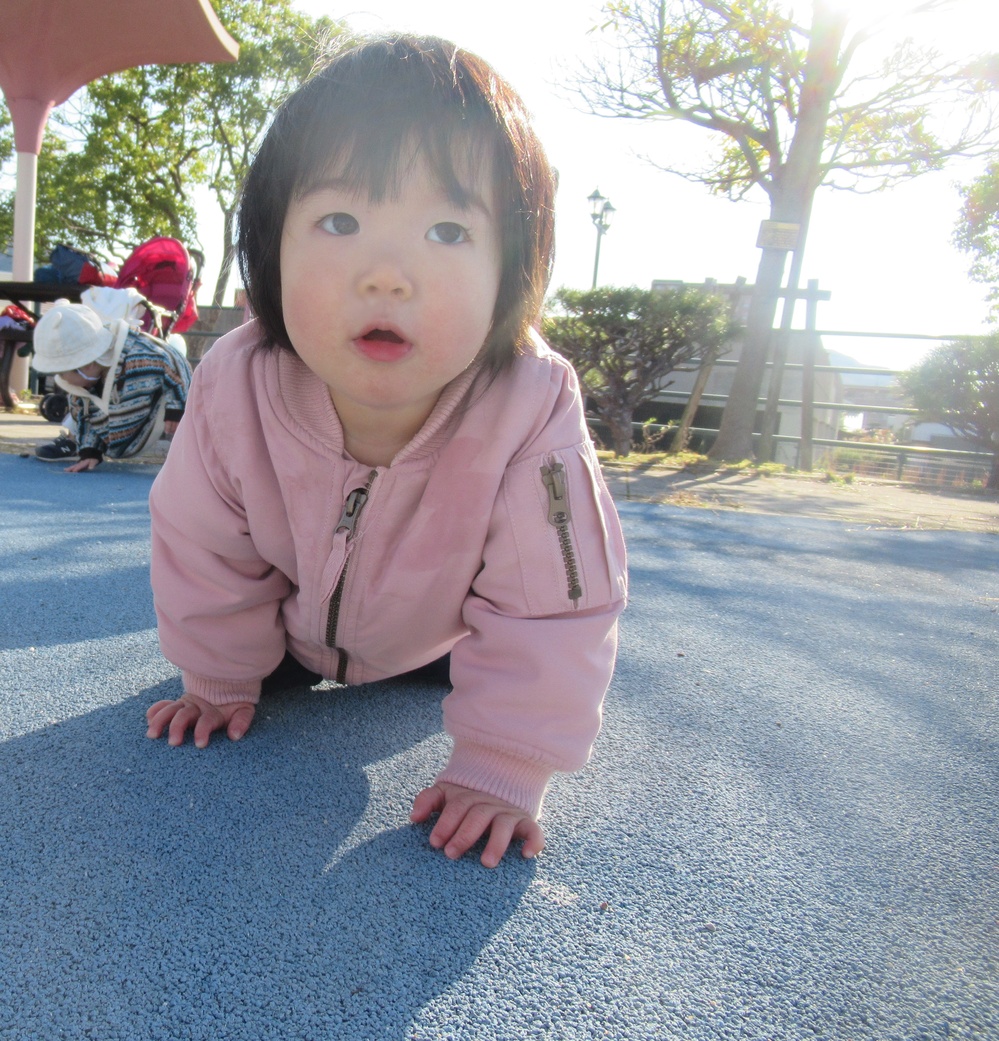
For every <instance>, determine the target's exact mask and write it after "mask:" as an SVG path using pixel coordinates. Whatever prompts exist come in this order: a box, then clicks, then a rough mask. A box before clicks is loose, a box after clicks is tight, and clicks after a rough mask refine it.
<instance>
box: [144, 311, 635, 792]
mask: <svg viewBox="0 0 999 1041" xmlns="http://www.w3.org/2000/svg"><path fill="white" fill-rule="evenodd" d="M258 336H259V333H258V331H257V327H256V326H255V325H254V324H252V323H251V324H249V325H244V326H242V327H241V328H239V329H237V330H235V331H234V332H232V333H230V334H229V335H227V336H225V337H224V338H223V339H221V340H220V341H219V342H218V343H217V344H216V345H215V346H214V347H213V348H212V350H211V352H210V353H209V354H208V355H207V356H206V357H205V359H204V360H203V361H202V362H201V364H200V365H199V366H198V368H197V370H196V371H195V377H194V381H193V384H192V387H191V393H190V397H189V400H188V407H187V412H186V414H185V417H184V420H183V422H182V423H181V424H180V428H179V430H178V432H177V435H176V436H175V438H174V442H173V445H172V446H171V449H170V453H169V456H168V458H167V461H166V463H165V465H164V466H163V469H162V471H161V472H160V474H159V475H158V477H157V478H156V481H155V483H154V485H153V489H152V493H151V496H150V509H151V513H152V536H153V539H152V542H153V553H152V582H153V592H154V597H155V604H156V612H157V617H158V620H159V635H160V644H161V647H162V649H163V653H164V654H165V655H166V657H167V658H168V659H169V660H170V661H172V662H173V663H174V664H176V665H178V666H179V667H180V668H181V669H182V670H183V674H184V685H185V689H186V690H187V691H189V692H190V693H193V694H198V695H200V696H201V697H204V698H206V699H207V700H209V701H212V702H214V703H216V704H222V703H225V702H231V701H254V702H255V701H256V700H257V699H258V697H259V693H260V683H261V679H262V678H263V677H264V676H266V675H267V674H268V673H270V672H271V671H272V670H273V669H274V668H275V667H276V666H277V664H278V662H280V660H281V658H282V657H283V655H284V653H285V650H286V649H287V650H290V651H291V652H292V653H293V654H294V655H295V657H296V658H298V659H299V661H301V662H302V663H303V664H304V665H306V666H308V667H309V668H311V669H313V670H314V671H316V672H320V673H322V674H323V675H324V676H326V677H328V678H330V679H336V680H338V681H339V682H345V683H349V684H355V683H365V682H368V681H370V680H377V679H383V678H385V677H388V676H393V675H398V674H400V673H403V672H406V671H408V670H410V669H413V668H416V667H418V666H420V665H424V664H426V663H427V662H430V661H433V660H434V659H436V658H438V657H440V656H441V655H442V654H445V653H446V652H448V651H450V652H451V681H452V683H453V685H454V689H453V691H452V693H451V694H449V695H448V696H447V697H446V698H445V700H444V705H443V708H444V724H445V728H446V729H447V731H448V733H449V734H450V735H451V737H452V739H453V742H454V748H453V751H452V755H451V758H450V761H449V763H448V765H447V767H446V768H445V770H444V771H443V772H442V773H441V775H440V777H439V778H438V779H440V780H448V781H452V782H454V783H457V784H463V785H466V786H468V787H471V788H475V789H477V790H479V791H486V792H489V793H491V794H494V795H497V796H499V797H500V798H503V799H506V800H507V801H509V802H511V803H513V804H515V805H517V806H520V807H521V808H523V809H525V810H527V811H528V812H530V813H537V812H538V810H539V808H540V805H541V799H542V796H543V794H544V790H545V787H546V785H547V783H548V781H549V780H550V778H551V775H552V773H553V772H554V771H556V770H576V769H579V768H580V767H581V766H582V765H583V764H584V763H585V762H586V760H587V758H588V756H589V752H590V749H591V747H592V744H593V741H594V739H595V737H596V735H597V731H598V730H599V727H600V714H601V705H602V701H603V697H604V694H605V692H606V689H607V686H608V684H609V683H610V678H611V673H612V671H613V667H614V656H615V651H616V642H617V616H618V614H619V613H620V612H621V610H622V608H623V607H624V602H625V595H626V572H625V550H624V542H623V539H622V536H621V529H620V525H619V523H618V518H617V514H616V512H615V510H614V506H613V503H612V502H611V499H610V496H609V494H608V492H607V489H606V487H605V485H604V482H603V479H602V477H601V474H600V469H599V466H598V463H597V459H596V456H595V454H594V451H593V447H592V445H591V443H590V439H589V436H588V434H587V431H586V427H585V422H584V419H583V410H582V401H581V398H580V394H579V388H578V385H577V382H576V378H575V374H574V373H573V371H572V369H571V368H570V366H569V365H568V364H567V363H566V362H565V361H564V360H563V359H562V358H560V357H559V356H558V355H556V354H554V353H552V352H551V351H550V350H549V349H548V348H547V347H546V346H544V345H543V344H541V343H540V342H539V343H538V345H537V347H536V354H534V355H529V356H522V357H519V358H517V360H516V362H515V364H514V365H513V367H512V369H511V370H510V371H508V372H507V373H505V374H504V375H502V376H500V377H499V378H498V379H496V380H495V381H494V382H493V383H492V384H491V385H490V386H489V387H488V388H487V389H486V390H485V391H483V390H482V386H481V381H478V382H476V381H475V375H476V372H475V371H474V370H468V371H467V372H465V373H464V374H462V376H460V377H459V378H458V379H457V380H455V381H454V382H453V383H451V384H450V385H449V386H448V387H446V388H445V389H444V391H443V392H442V394H441V397H440V399H439V401H438V403H437V405H436V407H435V409H434V411H433V413H432V414H431V415H430V417H429V418H428V420H427V422H426V423H425V424H424V426H423V428H422V429H421V430H420V432H419V433H418V434H417V435H416V437H415V438H414V439H413V440H412V441H411V442H410V443H409V444H408V445H407V446H406V447H405V448H404V449H403V450H402V451H401V452H400V453H399V454H398V455H397V456H396V458H395V459H394V460H393V462H392V464H391V466H388V467H377V468H371V467H368V466H364V465H361V464H360V463H357V462H355V461H354V460H353V459H351V458H350V457H349V456H347V455H346V454H345V453H344V451H343V435H342V430H341V427H340V423H339V420H338V418H337V415H336V412H335V410H334V408H333V405H332V403H331V401H330V397H329V393H328V391H327V389H326V386H325V385H324V384H323V383H322V381H320V380H319V379H318V378H317V377H316V376H315V375H314V374H313V373H312V372H311V370H309V369H308V368H307V367H306V366H305V364H304V363H303V362H302V361H301V360H300V359H299V358H298V357H297V356H296V355H295V354H293V353H291V352H290V351H284V350H263V349H260V348H258V347H256V343H257V338H258ZM473 384H474V385H473Z"/></svg>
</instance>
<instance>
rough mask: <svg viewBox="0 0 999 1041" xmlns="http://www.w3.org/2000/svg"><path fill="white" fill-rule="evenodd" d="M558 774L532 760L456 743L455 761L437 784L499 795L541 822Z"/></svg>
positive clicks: (483, 746) (483, 747) (468, 743)
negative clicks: (547, 795)
mask: <svg viewBox="0 0 999 1041" xmlns="http://www.w3.org/2000/svg"><path fill="white" fill-rule="evenodd" d="M554 772H555V771H554V770H551V769H549V768H548V767H547V766H544V765H543V764H541V763H536V762H532V761H531V760H529V759H521V758H520V757H519V756H515V755H509V754H507V753H506V752H499V751H497V750H496V749H494V748H487V747H486V746H485V745H479V744H476V743H474V742H472V741H462V740H456V741H455V743H454V751H453V752H452V753H451V759H450V761H449V762H448V764H447V766H445V767H444V769H443V770H442V771H441V772H440V773H439V774H438V775H437V780H438V781H449V782H450V783H451V784H460V785H462V786H463V787H465V788H472V789H474V790H475V791H477V792H486V793H487V794H489V795H495V796H496V797H497V798H498V799H503V800H505V801H506V802H508V803H510V804H511V805H513V806H516V807H518V809H521V810H523V811H524V812H525V813H529V814H530V815H531V816H532V817H534V818H535V819H537V817H538V814H540V813H541V803H542V801H543V800H544V797H545V789H546V788H547V787H548V782H549V781H550V780H551V778H552V774H553V773H554Z"/></svg>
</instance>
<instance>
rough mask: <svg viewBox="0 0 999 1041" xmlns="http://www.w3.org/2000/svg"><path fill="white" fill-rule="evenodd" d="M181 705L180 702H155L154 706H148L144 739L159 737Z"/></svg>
mask: <svg viewBox="0 0 999 1041" xmlns="http://www.w3.org/2000/svg"><path fill="white" fill-rule="evenodd" d="M182 704H183V702H180V701H157V702H156V703H155V704H154V705H150V706H149V708H148V709H146V722H147V723H148V724H149V729H148V730H147V731H146V737H153V738H155V737H159V736H160V735H161V734H162V733H163V728H164V727H165V726H167V725H168V724H169V723H170V721H171V720H172V719H173V717H174V716H175V715H176V714H177V712H178V710H179V709H180V708H181V706H182Z"/></svg>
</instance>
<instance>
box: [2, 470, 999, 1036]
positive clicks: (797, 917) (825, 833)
mask: <svg viewBox="0 0 999 1041" xmlns="http://www.w3.org/2000/svg"><path fill="white" fill-rule="evenodd" d="M155 472H156V471H155V467H149V466H139V465H135V466H131V465H118V466H108V467H103V468H101V470H99V471H97V472H96V473H94V474H83V475H68V474H65V473H63V472H62V470H61V468H59V467H50V466H45V465H43V464H41V463H38V462H37V461H35V460H34V459H21V458H18V457H16V456H12V455H7V456H0V490H2V502H0V1038H3V1039H8V1038H9V1039H17V1041H28V1039H34V1038H38V1039H44V1041H49V1039H56V1038H73V1039H77V1038H93V1039H95V1041H144V1039H154V1038H155V1039H164V1041H174V1039H199V1041H200V1039H206V1041H207V1039H212V1041H215V1039H220V1038H225V1039H227V1041H229V1039H233V1041H235V1039H243V1038H245V1039H253V1041H269V1039H275V1041H277V1039H280V1041H287V1039H314V1041H320V1039H341V1038H342V1039H350V1041H364V1039H378V1041H380V1039H391V1041H395V1039H399V1041H402V1039H452V1038H453V1039H468V1041H473V1039H474V1041H493V1039H496V1041H507V1039H509V1041H520V1039H523V1038H552V1039H567V1041H569V1039H587V1038H612V1039H617V1041H629V1039H636V1041H638V1039H642V1041H644V1039H652V1038H667V1039H673V1038H676V1039H691V1041H701V1039H723V1038H724V1039H728V1038H733V1039H734V1038H739V1039H746V1038H752V1039H761V1041H762V1039H767V1041H783V1039H788V1041H801V1039H804V1038H828V1039H836V1041H840V1039H850V1041H860V1039H872V1041H896V1039H897V1041H930V1039H934V1041H935V1039H938V1038H940V1039H943V1038H948V1039H953V1038H980V1039H994V1038H996V1037H999V982H997V977H999V973H997V960H996V956H997V936H999V927H997V917H999V870H997V868H999V858H997V848H996V836H997V831H999V829H997V820H996V818H997V812H996V803H997V799H996V791H997V784H996V780H997V777H996V775H997V759H999V757H997V754H996V753H997V748H996V744H997V742H996V736H997V714H996V707H997V706H996V702H997V678H996V664H995V663H996V644H997V636H999V613H997V609H999V582H997V580H996V575H997V573H999V538H997V537H996V536H995V535H989V534H984V533H982V534H975V533H967V532H948V531H934V532H920V531H897V530H896V531H892V530H884V529H881V530H872V529H870V528H866V527H863V526H854V525H851V524H849V523H846V522H843V521H840V520H829V521H825V520H815V519H808V518H801V517H794V518H786V517H780V516H764V515H760V514H747V513H738V512H720V513H715V512H711V511H707V510H703V509H684V508H681V507H676V506H663V505H656V504H649V503H634V502H626V503H622V504H621V512H622V516H623V519H624V525H625V529H626V533H627V536H628V540H629V547H630V554H631V579H632V592H633V602H632V605H631V607H630V608H629V610H628V612H627V614H626V615H625V618H624V621H623V625H622V639H621V654H620V662H619V667H618V671H617V675H616V677H615V680H614V684H613V687H612V689H611V691H610V693H609V695H608V700H607V717H606V724H605V727H604V731H603V733H602V734H601V736H600V739H599V741H598V744H597V748H596V751H595V754H594V757H593V760H592V762H591V764H590V765H589V766H588V767H587V768H586V769H585V770H584V771H583V772H582V773H580V774H578V775H575V776H572V777H564V778H559V779H558V780H557V781H556V782H555V783H554V785H553V787H552V790H551V793H550V795H549V798H548V801H547V804H546V814H545V823H546V826H547V830H548V836H549V847H548V850H547V851H546V852H545V853H544V854H543V855H542V856H541V857H540V858H539V859H538V860H537V861H535V862H525V861H522V860H520V859H519V858H512V859H508V861H506V862H504V863H503V864H502V865H501V866H500V868H499V869H498V870H496V871H487V870H485V869H484V868H482V867H481V866H480V865H479V864H478V862H477V860H476V859H474V858H472V857H466V858H465V859H464V860H462V861H461V862H459V863H450V862H448V861H446V860H445V859H444V858H443V857H442V856H441V855H439V854H437V853H435V852H433V851H432V850H431V849H430V848H429V847H428V845H427V841H426V839H427V834H428V829H427V828H426V827H414V826H411V825H409V824H408V823H407V812H408V808H409V802H410V799H411V797H412V795H413V794H414V793H415V791H417V790H418V789H419V788H420V787H421V786H422V785H424V784H425V783H426V782H427V781H428V780H429V779H431V778H432V777H433V775H434V773H435V771H436V770H437V768H438V766H439V764H440V763H441V761H442V760H443V758H444V756H445V754H446V748H447V744H446V740H445V738H444V737H443V736H442V734H441V733H440V710H439V703H440V699H441V697H442V695H443V693H444V691H443V689H442V688H438V687H434V686H432V685H427V686H419V685H417V684H414V683H409V684H403V683H399V682H395V683H393V682H386V683H381V684H372V685H369V686H366V687H361V688H355V689H346V690H344V689H339V690H338V689H335V688H330V689H317V690H315V691H307V690H302V691H297V692H292V693H290V694H288V695H285V696H281V697H279V698H276V699H272V700H271V701H269V702H268V703H267V704H266V705H265V706H264V708H263V710H262V712H261V714H260V716H259V717H258V722H257V724H256V725H255V727H254V729H253V730H252V731H251V733H250V735H249V736H248V737H247V739H246V740H245V741H244V742H242V743H240V744H236V745H233V744H230V743H228V742H226V741H224V740H222V741H218V740H217V741H215V742H213V744H212V745H211V747H210V748H209V749H208V750H207V751H203V752H199V751H197V750H196V749H194V748H193V747H191V746H190V745H186V746H185V747H183V748H181V749H171V748H169V747H167V745H166V744H165V743H164V742H162V741H160V742H152V741H148V740H147V739H146V738H145V736H144V730H145V728H144V722H143V713H144V711H145V709H146V707H147V706H148V705H149V704H150V703H151V702H153V701H154V700H157V699H158V698H161V697H171V696H176V695H177V694H179V693H180V686H179V683H178V679H177V676H176V673H175V670H174V669H173V667H172V666H170V665H169V664H168V663H167V662H165V661H164V660H163V659H162V658H161V657H160V655H159V651H158V647H157V642H156V632H155V623H154V616H153V610H152V604H151V598H150V593H149V589H148V581H147V565H148V556H149V554H148V534H147V523H148V518H147V508H146V497H147V494H148V491H149V486H150V483H151V481H152V479H153V477H154V475H155Z"/></svg>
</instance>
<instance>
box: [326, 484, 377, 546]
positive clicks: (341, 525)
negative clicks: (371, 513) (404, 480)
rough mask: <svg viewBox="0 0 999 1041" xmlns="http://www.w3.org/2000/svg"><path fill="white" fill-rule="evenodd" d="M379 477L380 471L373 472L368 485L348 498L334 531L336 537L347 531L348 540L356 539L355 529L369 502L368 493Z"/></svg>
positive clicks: (356, 490)
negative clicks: (362, 511) (365, 505)
mask: <svg viewBox="0 0 999 1041" xmlns="http://www.w3.org/2000/svg"><path fill="white" fill-rule="evenodd" d="M377 476H378V471H377V470H372V471H371V473H370V474H369V476H368V483H367V484H366V485H365V486H364V487H363V488H355V489H354V490H353V491H352V492H351V493H350V494H349V495H348V496H347V501H346V502H345V503H344V504H343V513H341V514H340V520H339V521H338V522H337V526H336V527H335V528H334V529H333V534H334V535H338V534H339V533H340V532H341V531H345V532H346V533H347V538H348V539H351V538H353V537H354V527H355V526H356V524H357V521H358V519H359V518H360V516H361V510H362V509H364V504H365V503H366V502H367V501H368V492H369V491H370V490H371V484H372V482H373V481H374V479H375V478H376V477H377Z"/></svg>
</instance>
